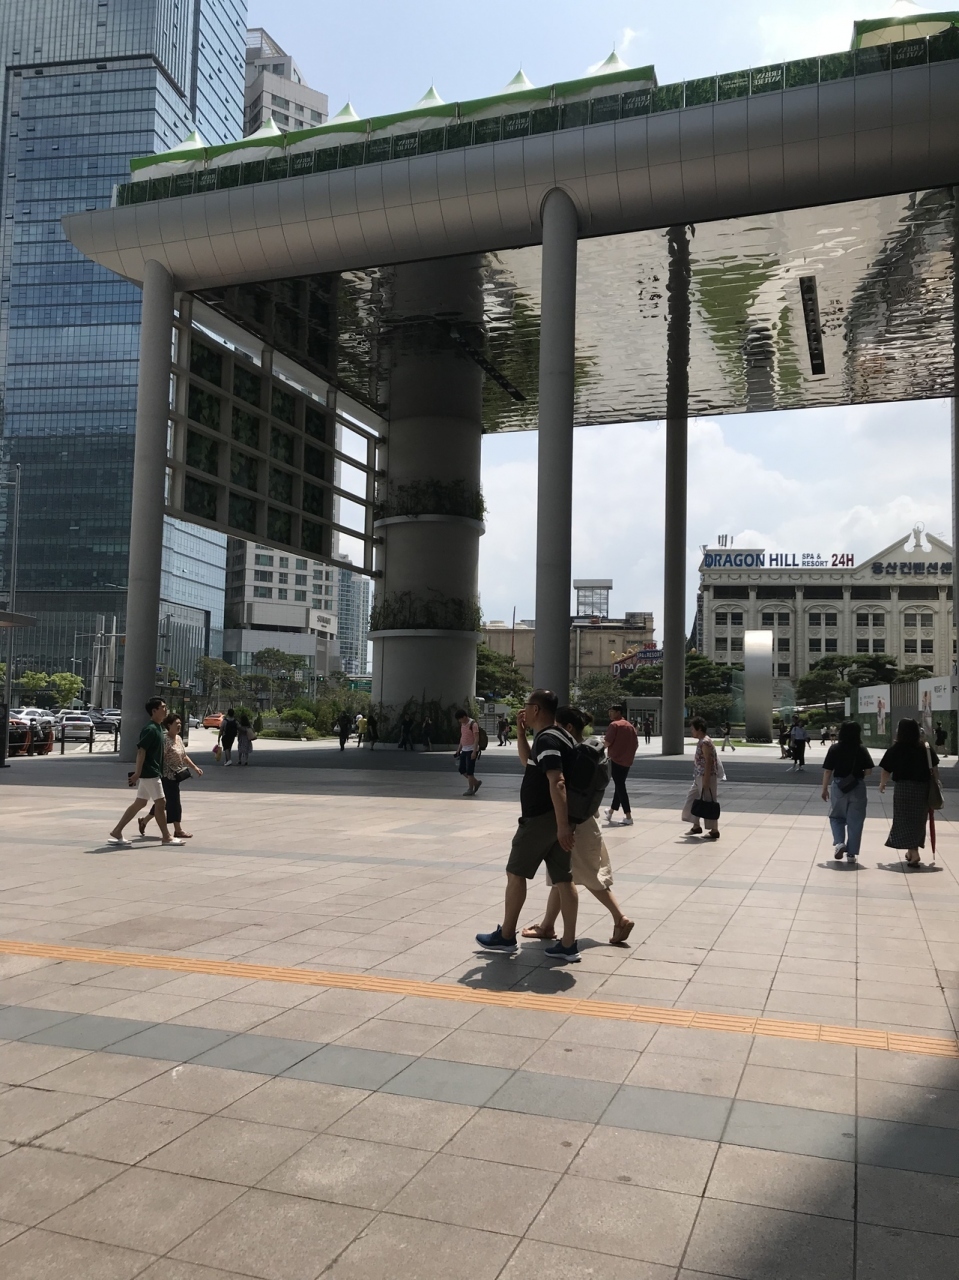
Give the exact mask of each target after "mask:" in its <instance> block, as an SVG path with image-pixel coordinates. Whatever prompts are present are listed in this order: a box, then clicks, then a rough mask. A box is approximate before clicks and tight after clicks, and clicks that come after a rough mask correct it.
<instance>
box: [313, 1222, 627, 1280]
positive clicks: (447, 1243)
mask: <svg viewBox="0 0 959 1280" xmlns="http://www.w3.org/2000/svg"><path fill="white" fill-rule="evenodd" d="M515 1245H516V1240H515V1239H514V1238H513V1237H512V1236H507V1235H499V1234H497V1233H495V1232H492V1231H475V1230H473V1228H472V1227H456V1226H453V1225H451V1224H450V1223H447V1222H428V1221H427V1220H426V1219H424V1218H404V1217H400V1216H399V1215H398V1214H391V1213H381V1214H380V1215H379V1217H378V1218H376V1219H375V1220H374V1221H373V1222H372V1223H371V1224H370V1225H369V1227H367V1229H366V1230H365V1231H364V1232H362V1233H361V1234H360V1236H359V1237H358V1238H357V1239H356V1240H355V1241H354V1242H353V1243H352V1244H351V1245H350V1246H349V1248H348V1249H346V1250H345V1251H344V1252H343V1253H342V1254H341V1255H340V1256H339V1257H338V1258H337V1260H336V1261H335V1262H334V1263H333V1265H332V1267H330V1269H329V1270H328V1271H327V1272H326V1273H325V1275H324V1280H495V1278H496V1277H497V1276H499V1274H500V1271H501V1268H502V1266H503V1263H504V1262H505V1261H506V1259H507V1258H508V1257H509V1255H510V1253H511V1252H512V1250H513V1249H514V1247H515ZM554 1274H555V1275H556V1276H557V1280H559V1273H554ZM577 1280H578V1277H577ZM608 1280H618V1278H615V1277H614V1276H613V1274H612V1273H609V1275H608ZM629 1280H646V1277H643V1276H638V1275H636V1274H633V1275H631V1276H630V1277H629Z"/></svg>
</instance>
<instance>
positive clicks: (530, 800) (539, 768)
mask: <svg viewBox="0 0 959 1280" xmlns="http://www.w3.org/2000/svg"><path fill="white" fill-rule="evenodd" d="M575 746H576V743H575V742H574V741H573V739H572V738H571V737H570V736H569V734H568V733H567V732H566V730H565V729H561V728H560V727H559V725H553V726H551V727H550V728H549V729H541V730H540V731H539V733H538V734H537V735H536V737H535V738H534V739H533V742H532V745H531V746H530V752H529V761H528V763H527V765H526V768H525V770H524V771H523V782H522V786H521V787H520V792H519V803H520V812H521V813H522V815H523V817H524V818H538V817H539V816H540V815H541V814H544V813H552V811H553V800H552V797H551V796H550V794H549V778H548V777H547V776H546V775H547V774H548V773H550V772H552V771H553V770H556V769H559V770H561V771H563V772H565V768H566V762H567V761H568V759H569V755H570V752H571V751H572V750H573V748H574V747H575Z"/></svg>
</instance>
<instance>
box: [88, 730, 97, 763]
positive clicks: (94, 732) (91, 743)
mask: <svg viewBox="0 0 959 1280" xmlns="http://www.w3.org/2000/svg"><path fill="white" fill-rule="evenodd" d="M95 734H96V729H94V727H93V725H91V726H90V750H89V752H88V753H87V754H88V755H91V756H92V755H93V738H94V735H95Z"/></svg>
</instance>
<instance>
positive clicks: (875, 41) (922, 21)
mask: <svg viewBox="0 0 959 1280" xmlns="http://www.w3.org/2000/svg"><path fill="white" fill-rule="evenodd" d="M947 27H959V13H955V12H953V13H917V14H915V15H913V14H908V15H903V16H902V17H897V18H868V19H865V20H864V21H862V22H855V23H853V31H852V45H851V46H850V47H851V48H853V49H868V48H871V47H872V46H873V45H879V44H895V43H896V42H897V41H899V40H921V39H924V38H925V37H927V36H934V35H938V33H939V32H940V31H945V30H946V28H947Z"/></svg>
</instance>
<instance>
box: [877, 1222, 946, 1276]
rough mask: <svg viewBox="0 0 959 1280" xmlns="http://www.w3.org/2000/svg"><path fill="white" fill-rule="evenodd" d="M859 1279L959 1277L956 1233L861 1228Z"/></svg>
mask: <svg viewBox="0 0 959 1280" xmlns="http://www.w3.org/2000/svg"><path fill="white" fill-rule="evenodd" d="M857 1255H858V1256H857V1262H858V1266H857V1268H856V1277H857V1280H888V1278H889V1277H890V1276H895V1277H896V1280H959V1250H957V1249H956V1240H955V1237H954V1236H942V1235H929V1234H927V1233H926V1232H923V1231H902V1230H900V1229H899V1228H895V1229H893V1228H890V1227H873V1226H865V1225H862V1226H860V1228H859V1239H858V1248H857Z"/></svg>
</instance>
